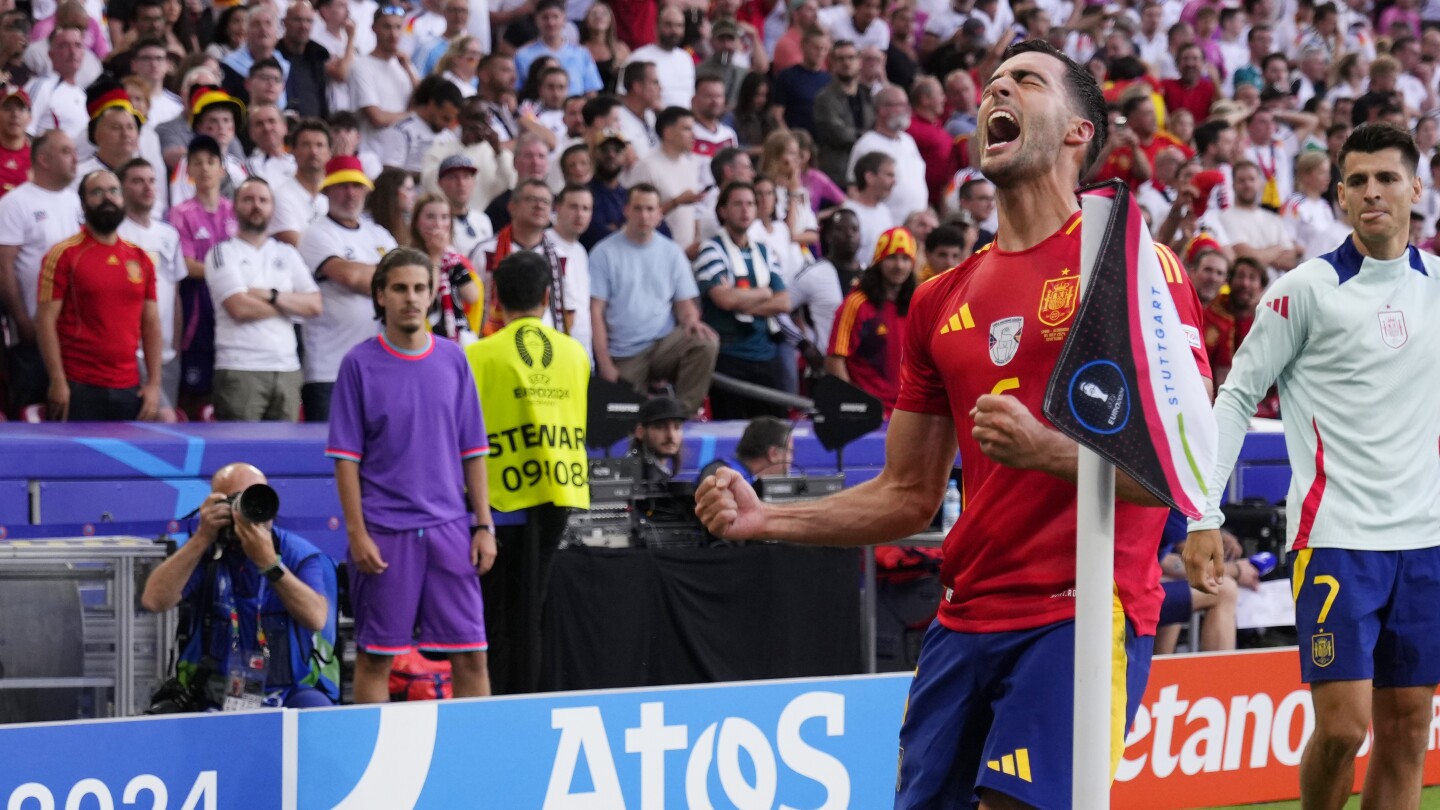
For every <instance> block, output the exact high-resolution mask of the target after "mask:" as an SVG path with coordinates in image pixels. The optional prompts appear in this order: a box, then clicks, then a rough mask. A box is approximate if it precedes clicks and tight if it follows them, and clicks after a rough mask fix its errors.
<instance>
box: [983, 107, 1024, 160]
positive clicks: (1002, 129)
mask: <svg viewBox="0 0 1440 810" xmlns="http://www.w3.org/2000/svg"><path fill="white" fill-rule="evenodd" d="M1019 138H1020V122H1019V121H1016V120H1015V116H1014V115H1012V114H1011V113H1010V112H1009V111H1007V110H995V111H994V112H992V113H990V120H989V121H986V122H985V151H986V153H994V152H998V151H1000V150H1001V149H1004V148H1005V147H1007V146H1009V145H1010V144H1012V143H1014V142H1015V141H1017V140H1019Z"/></svg>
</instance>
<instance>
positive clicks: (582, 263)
mask: <svg viewBox="0 0 1440 810" xmlns="http://www.w3.org/2000/svg"><path fill="white" fill-rule="evenodd" d="M594 212H595V195H594V194H593V193H591V191H590V189H588V188H586V187H585V186H578V185H573V184H571V185H567V186H565V187H564V188H562V189H561V190H560V193H559V194H558V195H556V197H555V225H554V226H553V227H551V229H550V233H549V236H550V241H551V242H552V243H553V244H554V245H555V252H556V253H559V254H560V260H561V261H562V262H563V263H564V267H565V285H566V288H567V289H568V290H573V291H574V294H575V297H576V298H577V299H578V300H579V301H580V302H582V303H580V304H577V306H576V307H575V312H574V318H573V320H572V321H571V323H570V337H572V338H575V339H576V340H578V341H580V345H581V346H584V347H585V354H586V356H589V357H592V358H593V352H594V349H593V348H591V343H592V340H593V339H592V337H591V335H592V329H591V327H590V306H589V301H590V254H589V253H588V252H587V251H586V250H585V246H584V245H581V244H580V234H583V233H585V231H587V230H589V228H590V218H591V216H592V215H593V214H594ZM591 363H592V364H593V363H594V360H593V359H592V360H591Z"/></svg>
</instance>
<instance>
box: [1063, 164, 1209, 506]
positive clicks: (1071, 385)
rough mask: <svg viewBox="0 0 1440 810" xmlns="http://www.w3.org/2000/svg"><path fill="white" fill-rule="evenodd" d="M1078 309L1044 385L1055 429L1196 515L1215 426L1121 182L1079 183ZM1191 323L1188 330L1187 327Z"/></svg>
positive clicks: (1166, 266) (1181, 327) (1164, 283)
mask: <svg viewBox="0 0 1440 810" xmlns="http://www.w3.org/2000/svg"><path fill="white" fill-rule="evenodd" d="M1080 206H1081V209H1082V211H1083V212H1084V224H1083V230H1082V232H1081V240H1080V256H1081V263H1082V266H1083V271H1082V277H1084V278H1086V279H1088V282H1087V284H1086V287H1085V291H1084V294H1083V298H1082V300H1081V302H1080V309H1079V311H1078V312H1077V313H1076V315H1075V321H1074V324H1073V325H1072V327H1071V329H1070V334H1069V335H1068V336H1067V337H1066V340H1065V347H1064V349H1062V350H1061V353H1060V360H1059V362H1058V363H1057V364H1056V366H1055V372H1054V374H1053V375H1051V377H1050V385H1049V388H1048V389H1046V392H1045V416H1046V417H1047V418H1049V420H1050V421H1051V422H1052V423H1053V424H1054V425H1055V427H1056V428H1058V429H1059V430H1060V431H1061V432H1063V433H1065V434H1066V435H1068V436H1070V437H1071V438H1073V439H1075V440H1076V441H1077V442H1079V443H1080V444H1082V445H1084V446H1086V447H1088V448H1090V449H1091V450H1093V451H1094V452H1096V453H1097V454H1099V455H1100V456H1101V457H1103V458H1104V459H1105V460H1107V461H1109V462H1110V463H1112V464H1114V465H1115V466H1116V467H1117V468H1118V469H1121V470H1124V471H1125V472H1126V473H1127V474H1128V475H1129V476H1130V477H1131V478H1133V479H1135V481H1136V482H1138V483H1139V484H1140V485H1141V486H1143V487H1145V489H1147V490H1149V491H1150V493H1151V494H1153V495H1154V496H1155V497H1156V498H1158V499H1159V500H1161V501H1163V502H1164V503H1165V504H1166V505H1168V506H1170V507H1172V508H1174V509H1177V510H1179V511H1180V512H1182V513H1184V514H1185V515H1187V516H1190V517H1198V516H1199V515H1200V510H1201V509H1202V508H1203V506H1204V504H1205V495H1206V484H1205V479H1204V475H1205V472H1206V471H1208V470H1210V469H1212V468H1213V466H1214V463H1215V444H1216V427H1215V417H1214V414H1213V413H1212V412H1211V408H1210V398H1209V396H1207V395H1206V393H1205V382H1204V378H1203V377H1202V376H1201V374H1200V370H1199V368H1198V367H1197V365H1196V363H1195V358H1194V356H1193V355H1192V354H1191V342H1190V341H1191V340H1192V339H1195V338H1196V336H1194V335H1193V334H1190V333H1189V332H1187V327H1186V326H1185V324H1183V323H1182V322H1181V320H1180V315H1179V313H1178V312H1177V311H1176V308H1175V302H1174V300H1172V298H1171V293H1170V290H1171V285H1170V283H1169V282H1170V281H1171V279H1170V278H1169V277H1168V275H1169V274H1173V273H1181V272H1184V271H1183V270H1182V269H1181V268H1180V267H1179V264H1178V262H1174V261H1173V256H1171V254H1169V253H1168V252H1167V253H1166V254H1165V255H1166V256H1171V260H1170V261H1162V257H1161V255H1160V254H1159V253H1158V252H1157V251H1156V248H1155V246H1154V244H1153V243H1152V242H1151V241H1150V233H1149V230H1148V229H1147V228H1146V227H1145V221H1144V220H1143V219H1142V218H1141V216H1140V209H1139V208H1138V207H1136V205H1135V201H1134V199H1133V198H1132V196H1131V194H1130V190H1129V188H1127V187H1126V186H1125V185H1124V184H1123V183H1119V182H1113V181H1112V182H1110V183H1105V184H1101V185H1098V186H1094V187H1091V188H1088V189H1085V190H1084V191H1082V192H1081V198H1080ZM1190 331H1193V330H1190Z"/></svg>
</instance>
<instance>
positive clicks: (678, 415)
mask: <svg viewBox="0 0 1440 810" xmlns="http://www.w3.org/2000/svg"><path fill="white" fill-rule="evenodd" d="M684 438H685V408H684V407H683V406H682V405H681V404H680V403H679V402H678V401H677V400H675V399H674V398H673V397H663V396H662V397H655V398H654V399H651V400H649V401H647V402H646V403H645V404H644V405H641V406H640V420H639V422H638V423H637V424H636V425H635V435H634V437H633V438H631V439H630V453H629V454H630V455H631V456H636V457H638V458H639V459H640V470H639V474H638V477H639V478H640V480H642V481H645V482H648V483H656V484H663V483H665V482H666V481H669V480H670V479H671V478H674V477H675V474H676V473H678V472H680V446H681V444H682V443H683V442H684Z"/></svg>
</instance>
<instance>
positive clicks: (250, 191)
mask: <svg viewBox="0 0 1440 810" xmlns="http://www.w3.org/2000/svg"><path fill="white" fill-rule="evenodd" d="M274 210H275V201H274V197H273V196H272V195H271V193H270V184H269V183H267V182H265V181H264V180H262V179H260V178H258V177H252V178H250V179H248V180H246V181H245V182H243V183H241V184H240V187H239V188H237V189H236V190H235V219H236V224H237V229H236V232H235V236H234V237H233V238H231V239H227V240H225V241H224V242H221V243H220V244H218V245H216V246H215V247H214V248H212V249H211V251H210V253H209V255H207V256H206V257H205V281H206V283H207V284H208V285H209V287H210V297H211V300H212V301H213V302H214V304H215V393H214V403H215V418H216V419H219V420H222V421H246V422H257V421H261V420H265V421H285V422H294V421H295V420H296V419H298V418H299V416H300V384H301V375H300V354H299V351H298V349H297V345H296V341H295V326H294V322H293V320H294V319H295V318H313V317H315V316H316V315H319V314H320V311H321V306H322V304H321V299H320V291H319V289H318V288H317V287H316V286H315V280H314V278H313V277H312V276H311V275H310V272H309V270H308V269H307V268H306V266H305V262H303V261H302V260H301V259H300V254H299V253H297V252H296V251H295V248H293V247H291V246H290V245H287V244H285V243H284V242H280V241H278V240H275V239H271V238H270V237H268V236H266V235H265V234H266V232H267V231H269V230H270V215H271V214H272V213H274Z"/></svg>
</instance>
